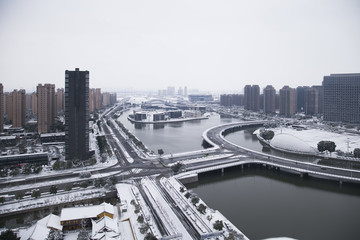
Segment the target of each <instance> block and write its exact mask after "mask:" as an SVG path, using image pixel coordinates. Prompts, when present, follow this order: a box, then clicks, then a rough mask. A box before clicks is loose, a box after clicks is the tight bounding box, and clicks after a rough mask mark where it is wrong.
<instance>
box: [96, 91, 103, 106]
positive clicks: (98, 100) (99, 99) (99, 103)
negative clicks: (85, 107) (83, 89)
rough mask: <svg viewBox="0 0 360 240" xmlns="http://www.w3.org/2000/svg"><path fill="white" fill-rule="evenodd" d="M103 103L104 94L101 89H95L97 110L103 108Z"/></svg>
mask: <svg viewBox="0 0 360 240" xmlns="http://www.w3.org/2000/svg"><path fill="white" fill-rule="evenodd" d="M101 103H102V94H101V88H96V89H95V110H99V109H100V108H101Z"/></svg>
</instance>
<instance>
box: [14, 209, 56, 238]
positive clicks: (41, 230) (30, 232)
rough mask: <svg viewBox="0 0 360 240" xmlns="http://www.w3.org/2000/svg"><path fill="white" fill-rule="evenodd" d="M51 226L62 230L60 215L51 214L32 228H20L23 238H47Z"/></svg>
mask: <svg viewBox="0 0 360 240" xmlns="http://www.w3.org/2000/svg"><path fill="white" fill-rule="evenodd" d="M50 228H53V229H57V230H62V226H61V225H60V217H59V216H56V215H54V214H50V215H48V216H46V217H44V218H42V219H40V220H39V221H38V222H37V223H36V224H34V225H33V226H31V227H30V228H28V229H23V230H20V236H21V240H29V239H30V240H45V239H47V237H48V235H49V232H50Z"/></svg>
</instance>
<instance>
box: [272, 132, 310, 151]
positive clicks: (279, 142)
mask: <svg viewBox="0 0 360 240" xmlns="http://www.w3.org/2000/svg"><path fill="white" fill-rule="evenodd" d="M270 144H271V146H272V147H274V148H277V149H280V150H285V151H292V152H297V153H306V154H315V153H316V151H315V149H314V148H312V147H311V146H310V145H309V144H307V143H306V142H304V141H303V140H301V139H299V138H297V137H295V136H293V135H291V134H287V133H282V134H276V135H275V136H274V138H273V139H272V140H271V142H270Z"/></svg>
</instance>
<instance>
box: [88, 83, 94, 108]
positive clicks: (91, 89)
mask: <svg viewBox="0 0 360 240" xmlns="http://www.w3.org/2000/svg"><path fill="white" fill-rule="evenodd" d="M89 112H90V113H93V112H95V88H90V89H89Z"/></svg>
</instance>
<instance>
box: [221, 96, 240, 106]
mask: <svg viewBox="0 0 360 240" xmlns="http://www.w3.org/2000/svg"><path fill="white" fill-rule="evenodd" d="M220 105H221V106H243V105H244V95H242V94H222V95H220Z"/></svg>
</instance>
